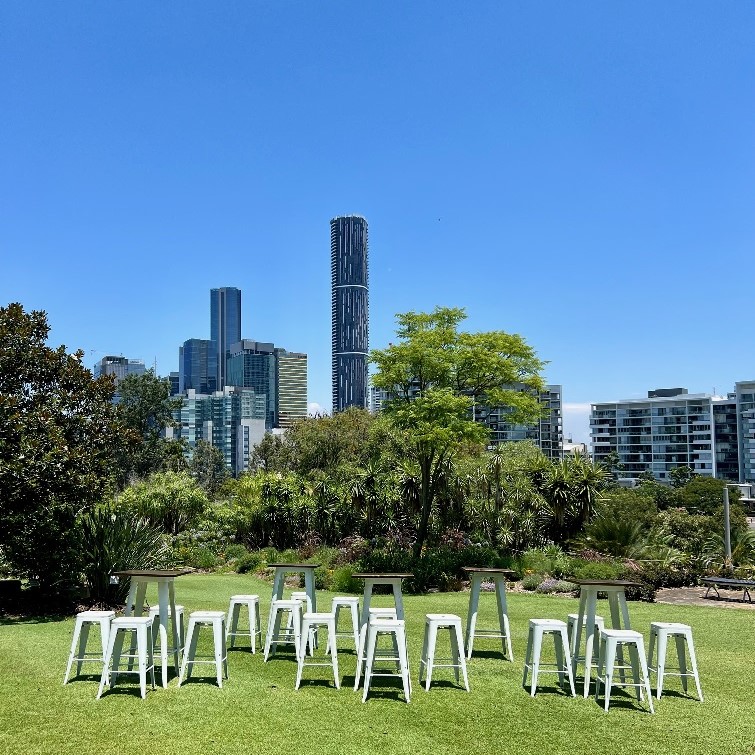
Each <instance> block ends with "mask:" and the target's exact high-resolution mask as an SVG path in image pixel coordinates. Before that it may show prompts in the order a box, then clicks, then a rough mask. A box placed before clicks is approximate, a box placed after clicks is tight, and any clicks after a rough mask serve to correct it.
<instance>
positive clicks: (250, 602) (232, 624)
mask: <svg viewBox="0 0 755 755" xmlns="http://www.w3.org/2000/svg"><path fill="white" fill-rule="evenodd" d="M244 606H246V608H247V611H248V612H249V631H246V630H245V629H239V614H240V613H241V609H242V608H243V607H244ZM237 637H248V638H249V640H250V642H251V644H252V653H256V652H257V637H259V638H260V639H262V630H261V629H260V596H259V595H231V602H230V603H229V605H228V618H227V619H226V625H225V639H226V642H227V641H228V639H229V638H230V640H231V644H230V647H231V648H233V646H234V644H235V643H236V638H237Z"/></svg>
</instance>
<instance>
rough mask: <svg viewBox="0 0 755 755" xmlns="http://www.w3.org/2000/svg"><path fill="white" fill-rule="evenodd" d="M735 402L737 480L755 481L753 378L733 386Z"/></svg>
mask: <svg viewBox="0 0 755 755" xmlns="http://www.w3.org/2000/svg"><path fill="white" fill-rule="evenodd" d="M734 396H735V400H736V403H737V433H738V441H739V442H738V448H739V482H755V380H743V381H741V382H739V383H736V384H735V386H734Z"/></svg>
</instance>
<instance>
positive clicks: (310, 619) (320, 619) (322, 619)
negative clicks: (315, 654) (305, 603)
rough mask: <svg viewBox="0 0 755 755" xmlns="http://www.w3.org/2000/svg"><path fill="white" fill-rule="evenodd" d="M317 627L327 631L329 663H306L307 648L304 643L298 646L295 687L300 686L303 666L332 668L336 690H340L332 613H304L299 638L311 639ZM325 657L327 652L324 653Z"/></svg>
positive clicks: (334, 622) (334, 623)
mask: <svg viewBox="0 0 755 755" xmlns="http://www.w3.org/2000/svg"><path fill="white" fill-rule="evenodd" d="M318 627H325V628H326V629H327V631H328V647H329V648H331V653H330V662H329V663H322V662H320V661H309V662H306V663H305V661H304V659H305V658H306V656H307V648H306V644H305V643H304V642H301V643H300V644H299V652H298V654H297V661H298V666H297V669H296V687H295V689H299V685H300V684H301V675H302V671H303V670H304V667H305V666H332V667H333V679H334V681H335V683H336V689H340V686H341V685H340V682H339V679H338V648H337V647H336V617H335V614H333V613H305V614H304V619H303V621H302V627H301V636H302V638H304V637H310V638H311V637H312V636H313V633H314V631H315V630H316V629H317V628H318ZM325 652H326V655H327V652H328V651H327V650H326V651H325Z"/></svg>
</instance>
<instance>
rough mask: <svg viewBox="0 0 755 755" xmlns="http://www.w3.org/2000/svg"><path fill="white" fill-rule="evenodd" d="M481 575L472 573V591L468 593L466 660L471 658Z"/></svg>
mask: <svg viewBox="0 0 755 755" xmlns="http://www.w3.org/2000/svg"><path fill="white" fill-rule="evenodd" d="M481 583H482V574H479V573H477V572H472V589H471V590H470V592H469V608H468V610H467V658H471V657H472V645H474V632H475V627H476V626H477V611H478V609H479V605H480V585H481Z"/></svg>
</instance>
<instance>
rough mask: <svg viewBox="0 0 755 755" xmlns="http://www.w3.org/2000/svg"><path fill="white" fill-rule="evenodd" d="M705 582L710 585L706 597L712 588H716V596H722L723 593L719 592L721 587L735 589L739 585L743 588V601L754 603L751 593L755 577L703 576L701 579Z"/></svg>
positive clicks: (754, 584) (754, 585)
mask: <svg viewBox="0 0 755 755" xmlns="http://www.w3.org/2000/svg"><path fill="white" fill-rule="evenodd" d="M700 581H701V582H702V583H703V584H706V585H708V589H707V590H706V591H705V595H704V597H706V598H707V597H708V595H709V594H710V591H711V590H714V591H715V593H716V597H717V598H720V597H721V595H720V594H719V592H718V588H719V587H723V588H724V589H728V590H734V589H737V588H739V587H741V588H742V590H743V592H742V599H741V600H742V602H743V603H752V596H751V595H750V589H751V588H753V587H755V579H734V578H733V577H703V578H702V579H701V580H700Z"/></svg>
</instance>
